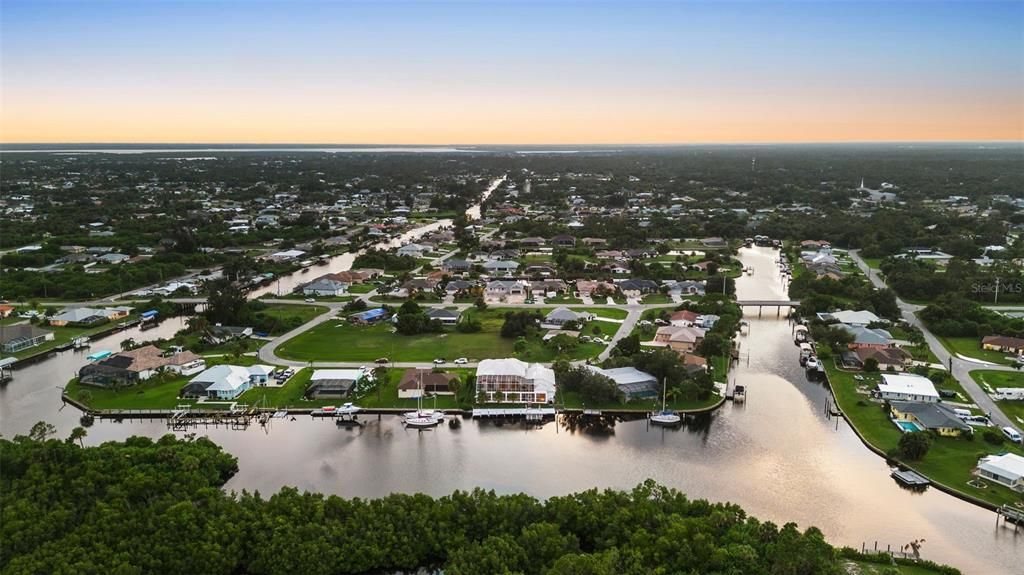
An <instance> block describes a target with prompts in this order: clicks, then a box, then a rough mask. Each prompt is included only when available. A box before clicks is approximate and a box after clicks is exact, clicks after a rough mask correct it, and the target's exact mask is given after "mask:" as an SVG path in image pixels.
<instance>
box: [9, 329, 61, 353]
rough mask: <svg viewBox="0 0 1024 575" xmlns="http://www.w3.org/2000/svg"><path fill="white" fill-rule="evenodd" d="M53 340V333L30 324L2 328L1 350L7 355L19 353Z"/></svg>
mask: <svg viewBox="0 0 1024 575" xmlns="http://www.w3.org/2000/svg"><path fill="white" fill-rule="evenodd" d="M53 338H54V334H53V332H52V331H50V330H46V329H42V328H39V327H36V326H34V325H30V324H21V325H5V326H0V349H2V350H3V351H4V352H6V353H17V352H19V351H21V350H23V349H28V348H30V347H35V346H37V345H40V344H42V343H45V342H47V341H53Z"/></svg>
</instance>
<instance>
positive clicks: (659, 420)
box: [651, 378, 683, 425]
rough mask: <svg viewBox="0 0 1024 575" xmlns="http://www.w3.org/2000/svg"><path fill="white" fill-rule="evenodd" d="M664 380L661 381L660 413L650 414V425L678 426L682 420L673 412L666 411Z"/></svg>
mask: <svg viewBox="0 0 1024 575" xmlns="http://www.w3.org/2000/svg"><path fill="white" fill-rule="evenodd" d="M665 386H666V380H665V379H664V378H662V380H661V411H655V412H653V413H651V423H653V424H655V425H679V422H680V421H682V420H683V418H682V417H679V414H678V413H676V412H675V411H672V410H670V409H668V407H667V401H666V395H665V391H666V389H665Z"/></svg>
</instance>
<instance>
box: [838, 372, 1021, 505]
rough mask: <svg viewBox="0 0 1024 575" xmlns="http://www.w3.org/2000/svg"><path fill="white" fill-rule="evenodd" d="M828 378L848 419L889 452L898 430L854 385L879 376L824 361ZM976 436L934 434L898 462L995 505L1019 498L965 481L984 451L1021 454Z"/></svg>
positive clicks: (866, 383)
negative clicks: (921, 450) (922, 448)
mask: <svg viewBox="0 0 1024 575" xmlns="http://www.w3.org/2000/svg"><path fill="white" fill-rule="evenodd" d="M825 367H826V370H827V371H828V377H829V382H830V383H831V385H832V391H833V393H834V394H835V397H836V401H838V402H839V406H840V407H841V408H842V409H843V413H845V414H846V416H847V418H848V420H849V421H850V423H851V424H852V425H853V426H854V427H855V428H856V429H857V430H858V431H859V432H860V434H861V436H863V437H864V439H865V440H867V442H868V443H870V444H871V445H873V446H875V447H876V448H878V449H880V450H882V451H883V452H886V453H889V452H890V451H891V450H893V449H895V448H896V446H897V444H898V443H899V440H900V437H902V435H903V434H902V432H901V431H899V430H898V429H897V428H896V426H895V425H894V424H893V423H892V422H891V421H890V420H889V417H888V414H886V412H885V410H884V409H883V407H882V404H880V403H876V402H873V401H870V400H869V397H868V396H867V395H865V394H861V393H858V391H857V386H858V385H861V386H867V387H869V388H870V387H874V386H875V385H877V383H878V380H879V379H880V376H879V375H877V374H873V375H865V376H864V380H863V381H857V380H855V379H854V378H853V376H854V374H853V373H849V372H844V371H840V370H839V369H837V368H836V367H835V366H834V365H833V364H832V362H831V361H827V360H826V361H825ZM976 435H978V437H977V438H976V439H974V440H973V441H972V440H967V439H959V438H949V437H939V438H935V439H934V441H933V443H932V447H931V449H930V450H929V451H928V454H927V455H925V457H924V459H922V460H921V461H903V460H902V459H899V458H897V459H899V460H900V462H901V463H903V464H905V465H907V466H908V467H911V468H913V469H915V470H916V471H918V472H920V473H923V474H924V475H926V476H927V477H928V478H929V479H931V480H932V481H934V482H937V483H941V484H943V485H945V486H947V487H950V488H952V489H956V490H957V491H960V492H962V493H965V494H967V495H971V496H973V497H977V498H978V499H983V500H985V501H988V502H990V503H994V504H996V505H1002V504H1004V503H1014V502H1018V501H1021V500H1022V497H1021V495H1020V494H1019V493H1015V492H1013V491H1011V490H1010V489H1007V488H1005V487H1002V486H999V485H995V484H992V483H989V482H985V483H984V485H986V488H984V489H979V488H977V487H972V486H970V485H968V484H967V482H968V481H969V480H971V479H972V478H973V476H972V475H971V470H972V469H973V468H974V467H975V466H976V465H977V463H978V459H979V458H980V457H981V456H983V455H986V454H993V453H1002V452H1005V451H1012V452H1015V453H1018V454H1024V451H1022V450H1021V449H1020V448H1018V447H1016V446H1012V445H1010V444H1009V443H1004V444H1003V445H1000V446H995V445H990V444H989V443H987V442H985V441H983V440H982V439H981V437H980V435H981V431H980V430H979V431H978V432H977V433H976Z"/></svg>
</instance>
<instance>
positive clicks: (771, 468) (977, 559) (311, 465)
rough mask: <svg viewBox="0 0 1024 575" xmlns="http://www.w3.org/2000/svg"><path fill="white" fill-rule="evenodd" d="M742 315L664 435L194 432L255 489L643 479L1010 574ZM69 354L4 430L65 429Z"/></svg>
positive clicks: (373, 489) (567, 419)
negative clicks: (733, 356) (736, 387)
mask: <svg viewBox="0 0 1024 575" xmlns="http://www.w3.org/2000/svg"><path fill="white" fill-rule="evenodd" d="M776 253H777V252H772V251H770V250H767V249H764V248H753V249H749V250H743V252H742V259H743V261H744V263H745V265H751V266H753V267H754V268H755V270H756V271H755V273H754V274H753V275H752V276H745V277H744V278H743V279H742V280H740V282H739V286H738V290H739V292H740V297H741V298H749V299H755V298H757V299H766V298H771V297H776V298H782V297H783V296H784V290H783V288H782V283H781V279H780V278H779V276H778V274H777V273H776V271H775V270H776V267H775V265H774V262H773V260H774V257H776V256H775V254H776ZM756 313H757V312H756V309H754V310H753V314H752V315H753V317H748V318H747V320H748V322H749V329H748V330H745V331H747V333H746V334H745V335H742V336H740V340H741V345H742V349H743V353H744V355H743V357H742V359H741V361H740V363H739V364H738V365H737V366H736V367H735V371H734V373H733V377H735V379H736V381H737V382H738V383H740V384H742V385H745V386H746V388H747V402H746V403H745V404H735V405H734V404H732V403H727V404H726V405H724V406H723V408H722V409H721V410H719V411H718V412H716V413H714V414H713V415H708V416H703V417H697V418H688V419H687V421H686V423H685V425H683V426H681V427H680V428H678V429H665V428H660V427H653V426H650V425H648V423H647V421H646V419H644V418H640V419H638V420H633V421H627V420H625V419H614V418H604V417H601V418H595V419H593V420H589V419H586V418H585V417H584V416H582V415H580V416H561V417H560V418H559V420H558V421H549V422H547V423H545V424H543V425H524V424H521V423H515V424H512V423H504V424H502V425H498V424H497V423H496V422H486V421H472V420H465V421H463V425H462V426H461V428H459V429H451V428H449V427H448V426H439V427H437V428H434V429H433V430H432V431H429V432H418V431H415V430H409V429H405V428H404V427H403V426H402V424H401V422H400V421H399V420H398V418H396V417H390V416H379V417H378V416H371V417H363V418H361V419H360V421H361V422H362V423H363V426H361V427H356V428H338V427H337V426H336V425H334V423H333V422H332V421H330V420H327V419H314V418H310V417H299V418H297V419H296V420H295V421H291V420H289V419H274V420H271V421H270V422H269V424H268V426H267V427H266V428H261V427H260V426H258V425H254V426H252V427H250V428H249V429H248V430H246V431H231V430H228V429H224V428H212V427H211V428H208V429H202V428H201V429H198V430H194V431H195V432H196V433H198V434H200V435H208V436H209V437H210V438H211V439H213V440H214V441H216V442H217V443H218V444H220V445H222V446H224V448H225V449H227V450H228V451H229V452H231V453H232V454H234V455H236V456H237V457H238V458H239V466H240V468H241V471H240V472H239V473H238V475H236V476H235V477H234V478H232V479H231V481H230V482H229V483H228V484H227V487H228V488H229V489H233V490H242V489H247V490H258V491H260V492H262V493H264V494H269V493H273V492H275V491H277V490H278V489H280V488H281V487H282V486H285V485H291V486H295V487H297V488H299V489H304V490H309V491H320V492H326V493H336V494H339V495H342V496H347V497H355V496H358V497H378V496H383V495H386V494H389V493H393V492H424V493H429V494H433V495H443V494H447V493H450V492H451V491H452V490H455V489H472V488H473V487H477V486H480V487H483V488H486V489H494V490H496V491H499V492H504V493H508V492H522V491H525V492H527V493H530V494H532V495H535V496H538V497H547V496H551V495H561V494H565V493H569V492H572V491H578V490H582V489H589V488H592V487H599V488H605V487H612V488H619V489H628V488H631V487H633V486H634V485H636V484H638V483H640V482H642V481H643V480H645V479H647V478H653V479H654V480H656V481H659V482H661V483H663V484H666V485H670V486H673V487H676V488H679V489H681V490H683V491H685V492H686V493H688V494H689V495H690V496H691V497H703V498H708V499H711V500H715V501H733V502H736V503H738V504H739V505H742V506H743V507H744V508H745V509H746V510H747V511H748V512H749V513H751V514H753V515H756V516H758V517H760V518H761V519H764V520H771V521H775V522H777V523H784V522H787V521H796V522H797V523H798V524H799V525H801V526H809V525H817V526H818V527H820V528H821V529H822V530H823V531H824V533H825V534H826V536H827V537H828V538H829V540H830V541H831V542H833V543H835V544H840V545H841V544H846V545H851V546H857V547H859V546H860V545H861V543H862V542H865V541H866V542H867V543H868V545H872V544H873V542H874V541H876V540H877V541H879V543H880V544H881V545H882V546H883V547H884V546H885V545H894V546H899V545H904V544H906V543H908V542H910V541H912V540H915V539H922V538H923V539H926V540H927V543H926V544H925V546H924V548H923V554H924V556H925V557H927V558H929V559H933V560H936V561H942V562H949V563H952V564H955V565H957V566H958V567H960V568H962V569H964V571H965V572H967V573H982V572H986V573H1019V572H1021V569H1020V558H1021V556H1022V554H1024V536H1015V535H1014V534H1013V531H1012V530H1011V529H1004V528H1002V527H1000V528H996V527H995V517H994V515H993V514H992V513H991V512H989V511H986V510H984V509H981V508H978V507H975V506H973V505H970V504H967V503H965V502H962V501H960V500H958V499H955V498H953V497H950V496H948V495H946V494H944V493H942V492H939V491H937V490H935V489H928V490H927V491H924V492H922V493H915V492H910V491H907V490H905V489H903V488H901V487H900V486H898V485H897V484H896V483H895V482H894V481H893V480H892V479H891V478H890V477H889V473H888V468H887V466H886V462H885V461H884V460H883V459H882V458H879V457H878V456H876V455H875V454H873V453H872V452H870V451H869V450H867V449H866V448H865V447H864V446H863V445H862V444H861V442H860V440H859V439H858V438H857V436H856V435H855V434H854V433H853V432H852V430H851V429H850V428H849V427H848V426H847V425H846V423H845V422H843V421H841V420H836V419H834V418H830V417H829V415H828V413H827V409H826V408H827V406H828V402H829V398H830V394H829V391H828V389H827V388H826V387H825V386H824V385H822V384H821V383H820V382H817V381H812V380H809V379H808V378H807V377H806V375H805V372H804V370H803V369H802V368H801V367H800V365H799V364H798V362H797V349H796V347H795V346H794V345H793V343H792V341H793V340H792V330H791V326H790V325H789V324H788V323H787V322H786V321H785V320H777V319H775V318H774V317H771V318H767V317H766V318H764V319H757V318H756ZM766 315H769V314H766ZM770 315H772V316H774V314H770ZM171 321H172V322H177V323H178V324H179V326H174V325H171V324H169V323H168V322H165V324H164V325H161V326H160V327H159V328H158V329H157V330H154V331H151V332H146V333H145V334H139V333H137V332H131V331H129V332H124V333H123V334H120V335H118V336H112V337H111V338H108V339H107V340H104V341H103V343H102V346H103V348H106V349H117V348H118V342H119V341H120V338H123V337H134V338H136V339H137V340H138V341H142V340H143V339H146V338H150V337H169V336H171V335H173V333H174V331H176V329H178V328H180V323H181V322H180V320H171ZM154 332H156V333H154ZM82 363H84V356H81V355H74V354H72V353H70V352H66V353H63V354H60V355H59V356H58V357H57V358H54V359H51V360H47V361H45V362H42V363H39V364H37V365H34V366H30V367H26V368H24V369H21V370H18V371H17V372H16V373H15V381H13V382H11V384H10V385H8V386H7V388H6V389H3V390H0V430H2V432H3V433H4V435H6V436H10V435H13V434H14V433H25V432H26V431H27V430H28V428H29V427H30V426H31V425H32V424H33V423H35V422H36V421H39V420H42V419H45V420H47V421H50V422H53V423H55V424H56V425H57V427H58V429H59V433H61V434H62V435H66V434H67V433H69V432H70V430H71V428H73V427H74V426H75V425H78V419H79V417H80V415H81V414H80V413H78V412H77V411H76V410H74V409H71V408H65V409H63V410H61V405H60V390H59V386H60V385H63V382H65V381H66V380H67V379H68V378H69V377H70V376H71V374H73V373H74V371H75V370H76V369H77V368H78V367H79V366H80V365H81V364H82ZM167 432H168V430H167V427H166V425H165V424H164V423H163V422H159V421H138V420H134V421H125V422H124V423H120V424H118V423H111V422H106V421H98V422H97V423H96V424H95V425H94V426H93V427H92V428H90V429H89V435H88V437H87V438H86V442H87V443H90V444H96V443H99V442H102V441H106V440H111V439H123V438H124V437H127V436H129V435H147V436H150V437H158V436H160V435H162V434H164V433H167Z"/></svg>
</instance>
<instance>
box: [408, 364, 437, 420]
mask: <svg viewBox="0 0 1024 575" xmlns="http://www.w3.org/2000/svg"><path fill="white" fill-rule="evenodd" d="M434 403H437V396H436V395H435V396H434ZM402 417H403V418H404V419H405V424H406V425H407V426H409V427H433V426H435V425H437V424H439V423H441V422H442V421H444V412H443V411H439V410H437V409H432V410H426V409H423V372H420V395H419V397H417V398H416V411H410V412H409V413H406V414H403V416H402Z"/></svg>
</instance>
